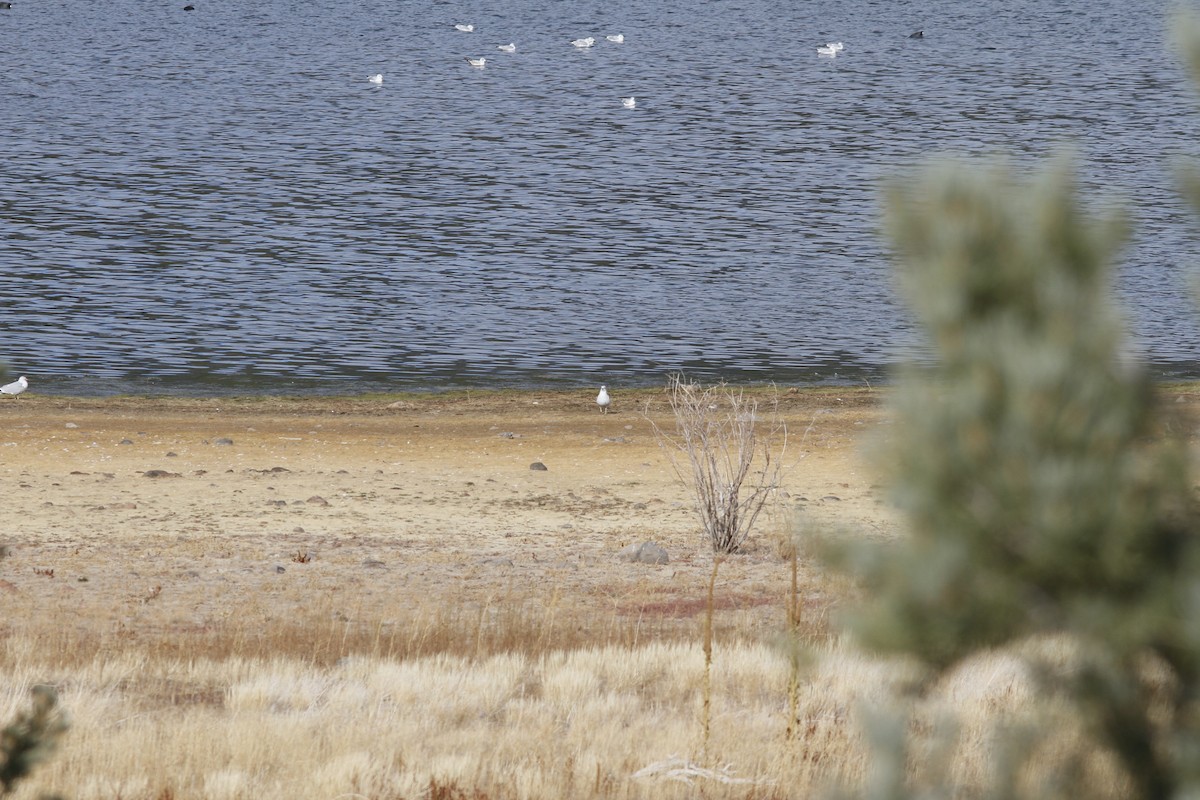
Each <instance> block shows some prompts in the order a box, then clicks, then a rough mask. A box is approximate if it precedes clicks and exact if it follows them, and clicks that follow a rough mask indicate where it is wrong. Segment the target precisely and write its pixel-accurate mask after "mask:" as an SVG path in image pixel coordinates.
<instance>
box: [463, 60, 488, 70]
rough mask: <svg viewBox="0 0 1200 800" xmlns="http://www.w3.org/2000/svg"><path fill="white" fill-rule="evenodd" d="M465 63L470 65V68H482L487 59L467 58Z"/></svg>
mask: <svg viewBox="0 0 1200 800" xmlns="http://www.w3.org/2000/svg"><path fill="white" fill-rule="evenodd" d="M467 63H468V64H470V65H471V66H472V67H480V68H482V67H483V65H484V64H486V63H487V59H486V58H468V59H467Z"/></svg>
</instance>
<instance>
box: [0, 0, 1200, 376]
mask: <svg viewBox="0 0 1200 800" xmlns="http://www.w3.org/2000/svg"><path fill="white" fill-rule="evenodd" d="M187 1H188V0H166V1H163V2H150V1H149V0H141V1H138V0H103V1H102V2H86V3H85V2H78V0H15V2H14V7H13V8H12V9H11V10H8V11H0V53H3V55H4V59H3V63H4V75H3V79H2V80H0V144H2V145H3V154H2V156H0V358H2V359H4V360H5V361H6V362H7V364H8V366H9V368H10V371H11V372H12V373H13V374H18V373H23V374H26V375H28V376H29V377H30V379H31V381H32V382H33V385H34V387H35V389H37V390H40V391H46V392H70V393H83V394H105V393H111V392H163V391H170V392H180V393H200V394H205V393H228V392H357V391H366V390H378V389H412V388H439V387H447V386H462V385H472V386H485V385H499V386H593V385H595V384H599V383H607V384H609V385H610V386H612V385H616V386H629V385H652V384H657V383H660V382H662V381H663V378H664V376H665V375H666V374H667V373H668V372H670V371H672V370H677V369H683V370H686V371H687V372H688V373H689V374H692V375H696V376H701V377H723V378H727V379H730V380H735V381H762V380H775V381H779V382H785V383H794V382H826V383H837V382H857V381H861V380H872V381H873V380H877V379H879V378H880V377H881V376H883V375H885V374H886V371H887V368H888V366H889V365H891V364H894V363H896V362H897V360H898V359H900V358H901V357H902V356H903V355H904V354H905V353H908V352H910V351H911V349H912V347H913V343H914V341H915V336H914V334H913V332H912V330H911V327H910V326H909V325H908V323H907V322H906V320H905V312H904V310H903V308H902V306H901V304H900V302H899V301H898V299H897V298H896V296H895V293H894V291H893V285H892V278H891V265H890V263H889V259H888V254H887V249H886V246H885V244H884V242H883V241H882V239H881V237H880V235H879V216H880V204H879V190H880V185H881V182H882V181H884V180H885V179H888V178H889V177H894V176H897V175H901V174H904V173H905V172H906V171H911V169H912V168H913V167H914V166H915V165H918V164H921V163H923V162H924V161H925V160H926V159H928V158H929V157H931V156H933V155H935V154H937V153H939V152H944V151H954V152H958V153H965V154H971V155H995V154H1007V155H1008V156H1010V157H1011V159H1012V161H1013V163H1015V164H1018V165H1022V166H1025V165H1030V164H1033V163H1034V162H1035V161H1037V160H1040V159H1043V158H1044V157H1047V156H1049V155H1052V154H1053V153H1054V152H1056V150H1057V149H1058V148H1059V147H1060V146H1061V145H1063V144H1064V143H1067V144H1072V145H1073V146H1074V148H1075V150H1076V152H1077V160H1078V165H1079V173H1080V183H1081V186H1082V188H1083V190H1084V192H1085V194H1086V195H1087V196H1088V197H1089V198H1094V199H1095V201H1096V204H1097V207H1106V206H1108V205H1111V204H1112V203H1114V202H1119V203H1122V204H1124V205H1125V206H1126V207H1127V208H1128V211H1129V214H1130V216H1131V217H1132V220H1133V223H1134V226H1135V233H1134V238H1133V240H1132V242H1131V244H1130V245H1129V247H1128V248H1127V250H1126V251H1125V253H1124V254H1123V258H1122V261H1121V269H1120V292H1121V296H1122V300H1123V301H1124V303H1125V305H1126V309H1127V313H1128V316H1129V318H1130V323H1131V328H1132V329H1133V331H1134V332H1135V334H1136V337H1137V340H1138V342H1139V344H1140V346H1141V348H1142V349H1143V351H1144V352H1145V355H1146V358H1147V359H1148V360H1149V361H1150V362H1151V363H1152V364H1153V367H1154V369H1155V371H1156V373H1157V374H1160V375H1169V376H1192V377H1194V376H1198V375H1200V327H1198V325H1197V316H1198V312H1197V309H1196V305H1195V304H1194V302H1193V298H1192V295H1191V293H1190V289H1189V286H1190V281H1191V280H1192V277H1193V275H1194V274H1195V271H1196V270H1195V267H1196V265H1197V262H1198V261H1200V237H1198V236H1197V230H1198V229H1197V227H1196V223H1195V220H1194V219H1193V216H1192V215H1191V213H1190V211H1189V210H1188V209H1187V208H1186V207H1185V206H1184V204H1183V202H1182V201H1181V199H1180V198H1179V196H1178V193H1177V191H1176V181H1175V177H1174V174H1175V173H1174V168H1175V165H1176V163H1177V162H1178V158H1179V157H1180V155H1190V156H1196V155H1198V154H1200V152H1198V150H1200V149H1198V148H1197V145H1196V143H1197V132H1198V131H1200V107H1198V106H1197V104H1196V97H1195V95H1194V93H1193V90H1192V87H1191V84H1190V82H1189V81H1188V80H1187V78H1186V76H1185V74H1184V72H1183V70H1182V68H1181V67H1180V64H1179V60H1178V59H1177V58H1176V57H1175V56H1174V55H1173V54H1172V53H1171V52H1170V50H1169V48H1168V46H1167V44H1166V39H1167V36H1166V30H1167V27H1168V16H1169V8H1170V6H1169V5H1168V4H1166V3H1156V2H1144V1H1143V0H1120V1H1119V2H1118V1H1117V0H1099V1H1098V2H1095V3H1090V4H1057V3H1045V2H1032V1H1030V2H999V1H998V0H997V1H994V2H980V3H966V2H962V1H961V0H932V1H930V2H924V1H923V2H919V3H917V2H909V3H905V2H875V1H874V0H836V2H830V1H828V0H817V1H816V2H795V3H777V2H774V0H727V1H726V2H700V1H699V0H697V1H696V2H683V1H682V0H663V1H661V2H654V3H621V2H595V1H593V2H582V1H576V0H562V1H561V2H552V3H540V2H532V0H512V2H506V3H491V4H480V5H472V4H469V3H448V2H425V3H416V2H404V1H403V0H355V1H354V2H349V1H348V0H341V1H339V0H321V2H317V1H316V0H286V2H285V1H284V0H257V1H256V2H252V3H250V2H234V1H233V0H191V2H192V3H193V4H194V5H195V10H194V11H191V12H187V11H184V10H183V6H184V4H185V3H186V2H187ZM1069 6H1074V7H1069ZM460 22H461V23H467V22H469V23H472V24H474V26H475V32H474V33H461V32H459V31H456V30H455V29H454V24H455V23H460ZM918 29H923V30H924V32H925V37H924V38H923V39H919V40H914V39H910V38H908V35H909V34H910V33H912V32H913V31H915V30H918ZM615 33H623V34H624V36H625V42H624V43H623V44H613V43H610V42H608V41H606V40H605V39H604V36H605V35H606V34H615ZM582 36H593V37H596V38H597V39H598V41H597V43H596V45H595V46H594V47H592V48H589V49H586V50H579V49H576V48H574V47H572V46H571V45H570V44H569V42H570V40H571V39H574V38H576V37H582ZM835 39H836V40H841V41H843V42H845V45H846V48H845V50H844V51H843V52H842V53H841V54H839V55H838V56H837V57H836V58H834V59H828V58H820V57H818V56H817V53H816V47H817V46H818V45H821V44H823V43H825V42H826V41H830V40H835ZM508 42H514V43H516V45H517V48H518V49H517V51H516V52H515V53H511V54H509V53H503V52H500V51H499V50H497V46H498V45H500V44H505V43H508ZM468 56H470V57H479V56H485V57H486V58H487V65H486V67H485V68H483V69H476V68H473V67H471V66H470V65H468V64H467V62H466V60H465V59H466V57H468ZM374 73H382V74H383V76H384V81H383V83H382V85H378V86H377V85H374V84H372V83H370V82H368V80H367V77H368V76H369V75H371V74H374ZM630 95H632V96H635V97H636V98H637V107H636V108H635V109H632V110H629V109H625V108H623V107H622V104H621V98H622V97H625V96H630Z"/></svg>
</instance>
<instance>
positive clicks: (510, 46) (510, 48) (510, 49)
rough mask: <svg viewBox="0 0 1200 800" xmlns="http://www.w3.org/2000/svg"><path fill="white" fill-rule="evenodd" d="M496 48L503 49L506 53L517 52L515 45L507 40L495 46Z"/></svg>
mask: <svg viewBox="0 0 1200 800" xmlns="http://www.w3.org/2000/svg"><path fill="white" fill-rule="evenodd" d="M496 49H497V50H503V51H504V52H506V53H515V52H517V46H516V45H515V44H513V43H512V42H509V43H508V44H502V45H500V46H499V47H497V48H496Z"/></svg>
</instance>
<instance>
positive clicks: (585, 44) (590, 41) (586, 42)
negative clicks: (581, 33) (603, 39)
mask: <svg viewBox="0 0 1200 800" xmlns="http://www.w3.org/2000/svg"><path fill="white" fill-rule="evenodd" d="M595 43H596V40H595V39H594V38H592V37H591V36H589V37H587V38H586V39H572V40H571V44H573V45H575V46H576V47H578V48H579V49H580V50H584V49H587V48H589V47H591V46H592V45H594V44H595Z"/></svg>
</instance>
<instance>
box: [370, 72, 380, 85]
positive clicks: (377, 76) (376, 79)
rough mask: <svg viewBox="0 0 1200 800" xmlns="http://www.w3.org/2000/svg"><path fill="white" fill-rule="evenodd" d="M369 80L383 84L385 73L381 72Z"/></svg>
mask: <svg viewBox="0 0 1200 800" xmlns="http://www.w3.org/2000/svg"><path fill="white" fill-rule="evenodd" d="M367 80H369V81H370V82H371V83H375V84H379V83H383V73H382V72H380V73H378V74H375V75H372V76H371V77H369V78H367Z"/></svg>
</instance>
